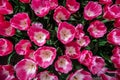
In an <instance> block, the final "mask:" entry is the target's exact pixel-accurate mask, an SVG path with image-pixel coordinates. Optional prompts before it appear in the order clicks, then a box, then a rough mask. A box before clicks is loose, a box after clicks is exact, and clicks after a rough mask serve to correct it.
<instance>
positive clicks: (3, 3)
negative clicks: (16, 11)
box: [0, 0, 13, 15]
mask: <svg viewBox="0 0 120 80" xmlns="http://www.w3.org/2000/svg"><path fill="white" fill-rule="evenodd" d="M12 13H13V7H12V5H11V4H10V2H9V1H8V0H0V14H2V15H7V14H12Z"/></svg>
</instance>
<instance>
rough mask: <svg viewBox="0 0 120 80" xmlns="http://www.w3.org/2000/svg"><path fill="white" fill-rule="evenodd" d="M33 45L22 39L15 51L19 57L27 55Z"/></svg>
mask: <svg viewBox="0 0 120 80" xmlns="http://www.w3.org/2000/svg"><path fill="white" fill-rule="evenodd" d="M31 46H32V45H31V43H30V41H29V40H26V39H21V40H20V41H19V42H18V43H17V44H16V45H15V50H16V52H17V54H19V55H26V54H27V52H28V51H29V50H30V47H31Z"/></svg>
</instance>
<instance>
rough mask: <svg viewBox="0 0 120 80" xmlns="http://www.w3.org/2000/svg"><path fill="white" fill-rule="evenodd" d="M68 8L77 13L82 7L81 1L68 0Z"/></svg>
mask: <svg viewBox="0 0 120 80" xmlns="http://www.w3.org/2000/svg"><path fill="white" fill-rule="evenodd" d="M66 8H67V9H68V10H69V11H70V12H71V13H75V12H76V11H78V10H79V9H80V3H78V2H77V1H76V0H66Z"/></svg>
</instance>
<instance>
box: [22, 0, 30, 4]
mask: <svg viewBox="0 0 120 80" xmlns="http://www.w3.org/2000/svg"><path fill="white" fill-rule="evenodd" d="M20 2H22V3H30V0H20Z"/></svg>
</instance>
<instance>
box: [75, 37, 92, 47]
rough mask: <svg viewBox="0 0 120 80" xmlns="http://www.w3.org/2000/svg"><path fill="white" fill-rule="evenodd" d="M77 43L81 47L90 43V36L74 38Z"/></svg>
mask: <svg viewBox="0 0 120 80" xmlns="http://www.w3.org/2000/svg"><path fill="white" fill-rule="evenodd" d="M76 42H77V44H78V45H79V46H81V47H86V46H88V44H89V43H90V38H89V37H88V36H83V37H81V38H79V39H77V40H76Z"/></svg>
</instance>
